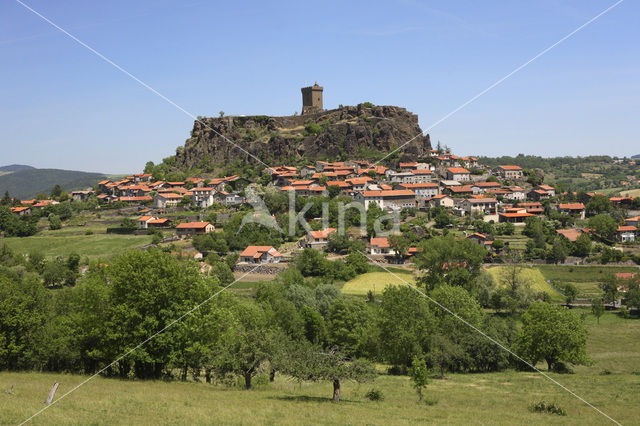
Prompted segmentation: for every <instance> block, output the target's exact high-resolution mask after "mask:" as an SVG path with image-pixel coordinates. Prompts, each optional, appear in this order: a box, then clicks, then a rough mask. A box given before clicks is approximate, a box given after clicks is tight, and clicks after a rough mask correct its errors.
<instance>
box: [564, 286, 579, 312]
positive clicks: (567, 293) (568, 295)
mask: <svg viewBox="0 0 640 426" xmlns="http://www.w3.org/2000/svg"><path fill="white" fill-rule="evenodd" d="M576 297H578V288H577V287H576V286H575V285H573V284H571V283H567V284H566V285H565V286H564V298H565V300H566V301H567V305H569V306H571V304H572V303H573V302H574V300H576Z"/></svg>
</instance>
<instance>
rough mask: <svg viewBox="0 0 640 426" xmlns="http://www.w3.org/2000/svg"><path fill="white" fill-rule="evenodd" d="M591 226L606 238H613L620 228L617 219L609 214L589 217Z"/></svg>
mask: <svg viewBox="0 0 640 426" xmlns="http://www.w3.org/2000/svg"><path fill="white" fill-rule="evenodd" d="M589 227H590V228H593V229H595V232H596V234H597V235H598V236H599V237H600V238H603V239H605V240H613V239H614V237H615V235H616V230H617V229H618V224H617V223H616V221H615V219H614V218H612V217H611V216H609V215H608V214H604V213H602V214H598V215H595V216H593V217H592V218H590V219H589Z"/></svg>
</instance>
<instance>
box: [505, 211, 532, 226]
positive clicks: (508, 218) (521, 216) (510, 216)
mask: <svg viewBox="0 0 640 426" xmlns="http://www.w3.org/2000/svg"><path fill="white" fill-rule="evenodd" d="M534 216H535V215H534V214H532V213H522V212H521V213H498V221H499V222H511V223H513V224H514V225H519V224H524V222H525V220H527V218H529V217H534Z"/></svg>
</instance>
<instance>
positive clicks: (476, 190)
mask: <svg viewBox="0 0 640 426" xmlns="http://www.w3.org/2000/svg"><path fill="white" fill-rule="evenodd" d="M501 187H502V185H500V183H498V182H476V183H473V184H471V189H472V190H473V194H474V195H476V194H484V193H485V192H487V191H491V190H496V189H500V188H501Z"/></svg>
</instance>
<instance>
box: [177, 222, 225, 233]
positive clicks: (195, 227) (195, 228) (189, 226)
mask: <svg viewBox="0 0 640 426" xmlns="http://www.w3.org/2000/svg"><path fill="white" fill-rule="evenodd" d="M214 229H215V228H214V226H213V225H212V224H211V223H209V222H186V223H180V224H178V226H176V235H178V236H181V237H184V236H193V235H202V234H208V233H210V232H213V230H214Z"/></svg>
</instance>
